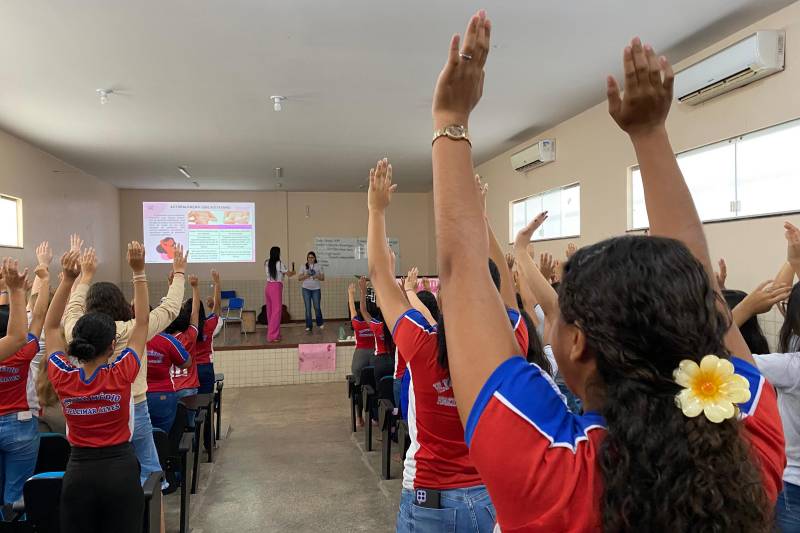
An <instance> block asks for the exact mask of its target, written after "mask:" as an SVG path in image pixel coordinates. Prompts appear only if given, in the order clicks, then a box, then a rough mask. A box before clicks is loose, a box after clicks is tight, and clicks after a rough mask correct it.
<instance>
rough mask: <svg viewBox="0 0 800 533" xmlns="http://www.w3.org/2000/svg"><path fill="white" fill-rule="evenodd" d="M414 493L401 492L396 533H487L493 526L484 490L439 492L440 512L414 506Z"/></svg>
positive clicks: (487, 498) (468, 489) (490, 504)
mask: <svg viewBox="0 0 800 533" xmlns="http://www.w3.org/2000/svg"><path fill="white" fill-rule="evenodd" d="M415 501H416V499H415V494H414V491H411V490H408V489H403V492H402V493H401V494H400V510H399V511H398V513H397V533H412V532H416V533H438V532H448V533H449V532H456V531H457V532H458V533H464V532H470V531H471V532H475V533H491V532H492V531H494V525H495V523H496V522H497V519H496V517H495V511H494V505H492V501H491V500H490V499H489V493H488V492H487V491H486V487H484V486H483V485H478V486H477V487H468V488H464V489H450V490H443V491H442V499H441V509H428V508H426V507H419V506H418V505H416V504H415Z"/></svg>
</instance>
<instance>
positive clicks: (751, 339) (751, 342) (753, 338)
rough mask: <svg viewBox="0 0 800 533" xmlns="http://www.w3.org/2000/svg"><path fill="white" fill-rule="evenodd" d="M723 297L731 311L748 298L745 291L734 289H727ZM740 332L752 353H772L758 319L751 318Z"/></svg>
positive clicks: (742, 326)
mask: <svg viewBox="0 0 800 533" xmlns="http://www.w3.org/2000/svg"><path fill="white" fill-rule="evenodd" d="M722 297H723V298H725V303H726V304H728V307H729V308H730V309H733V308H734V307H736V306H737V305H739V302H741V301H742V300H744V299H745V298H746V297H747V293H746V292H744V291H736V290H732V289H725V290H723V291H722ZM739 331H741V332H742V337H744V341H745V342H746V343H747V346H748V348H750V351H751V352H753V353H756V354H765V353H770V350H769V343H768V342H767V338H766V337H764V332H763V331H762V330H761V325H760V324H759V323H758V317H756V316H751V317H750V318H748V319H747V321H746V322H745V323H744V324H742V325H741V326H739Z"/></svg>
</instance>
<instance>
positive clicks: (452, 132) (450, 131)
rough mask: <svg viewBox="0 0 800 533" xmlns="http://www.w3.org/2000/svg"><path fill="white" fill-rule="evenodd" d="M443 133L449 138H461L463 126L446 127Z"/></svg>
mask: <svg viewBox="0 0 800 533" xmlns="http://www.w3.org/2000/svg"><path fill="white" fill-rule="evenodd" d="M444 131H445V133H446V134H447V135H448V136H451V137H463V136H464V126H455V125H454V126H447V127H446V128H445V130H444Z"/></svg>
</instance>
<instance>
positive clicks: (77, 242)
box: [69, 233, 83, 252]
mask: <svg viewBox="0 0 800 533" xmlns="http://www.w3.org/2000/svg"><path fill="white" fill-rule="evenodd" d="M82 248H83V239H81V236H80V235H78V234H77V233H73V234H72V235H70V236H69V251H70V252H80V251H81V249H82Z"/></svg>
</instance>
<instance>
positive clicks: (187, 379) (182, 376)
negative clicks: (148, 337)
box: [170, 326, 200, 391]
mask: <svg viewBox="0 0 800 533" xmlns="http://www.w3.org/2000/svg"><path fill="white" fill-rule="evenodd" d="M197 331H198V330H197V328H196V327H195V326H189V329H187V330H186V331H184V332H183V333H178V334H177V335H175V338H176V339H178V341H180V343H181V344H183V346H184V347H185V348H186V350H187V351H188V352H189V353H190V354H191V356H192V361H191V363H190V364H189V366H188V367H186V368H178V367H177V366H173V367H172V369H171V370H170V373H171V375H172V383H173V384H174V385H175V390H176V391H179V390H183V389H196V388H198V387H200V376H199V375H198V374H197V358H196V357H195V352H196V351H197Z"/></svg>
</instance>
